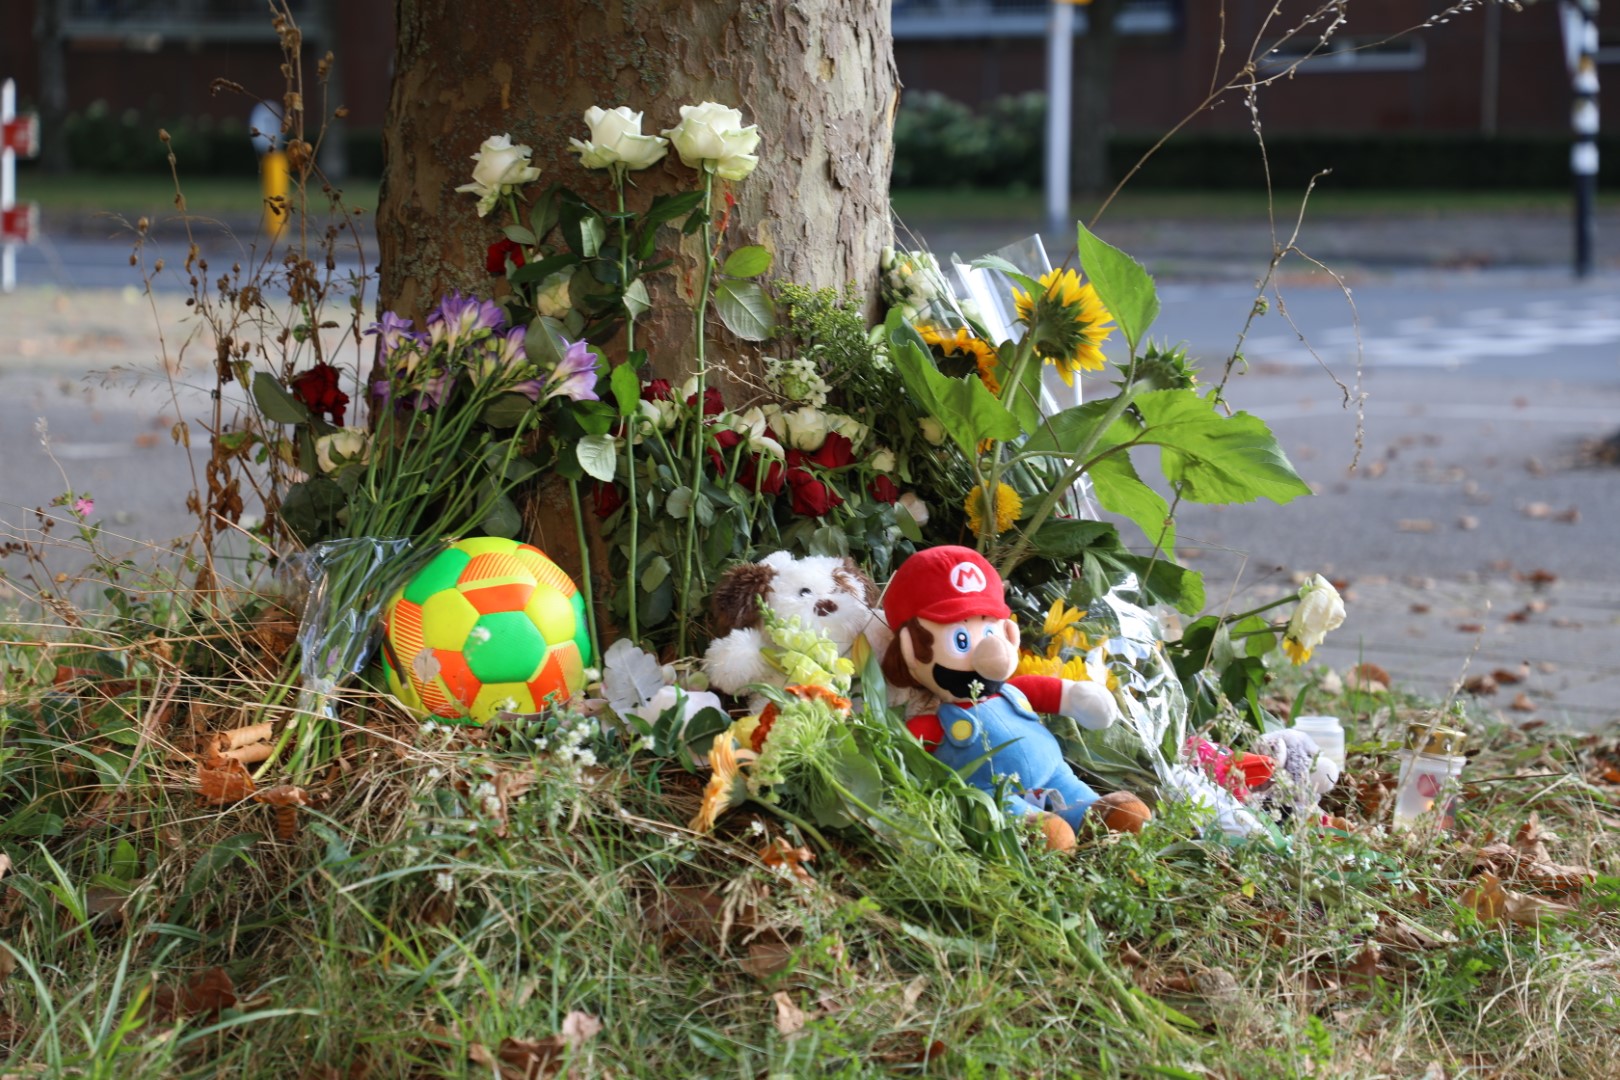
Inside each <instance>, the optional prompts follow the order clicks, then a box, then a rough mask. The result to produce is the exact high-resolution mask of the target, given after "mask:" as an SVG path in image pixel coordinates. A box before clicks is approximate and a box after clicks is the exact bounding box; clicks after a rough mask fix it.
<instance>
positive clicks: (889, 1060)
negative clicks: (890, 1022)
mask: <svg viewBox="0 0 1620 1080" xmlns="http://www.w3.org/2000/svg"><path fill="white" fill-rule="evenodd" d="M884 1041H885V1042H886V1043H897V1044H898V1045H896V1046H894V1047H893V1048H890V1047H887V1046H885V1047H883V1048H882V1049H879V1050H878V1051H877V1052H876V1053H874V1054H873V1055H872V1059H873V1060H874V1061H880V1062H882V1063H883V1064H885V1065H927V1064H929V1063H930V1062H932V1061H936V1060H938V1059H940V1058H943V1057H944V1056H945V1052H946V1046H945V1043H944V1041H943V1040H941V1039H934V1040H932V1041H930V1040H929V1038H928V1035H927V1033H926V1032H922V1031H897V1032H895V1033H894V1034H893V1035H892V1036H890V1037H889V1038H888V1039H886V1040H884Z"/></svg>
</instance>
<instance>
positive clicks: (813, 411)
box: [771, 405, 832, 451]
mask: <svg viewBox="0 0 1620 1080" xmlns="http://www.w3.org/2000/svg"><path fill="white" fill-rule="evenodd" d="M782 426H783V432H785V437H784V434H783V432H777V431H776V425H775V424H772V425H771V430H772V432H775V433H776V437H777V438H778V439H781V440H782V441H783V442H784V443H786V444H787V445H789V446H791V447H793V448H794V449H795V450H805V451H810V450H819V449H821V444H822V443H824V442H826V441H827V436H828V434H830V433H831V432H832V418H831V417H829V416H828V415H827V414H826V413H824V412H822V411H821V410H820V409H817V408H813V407H811V406H809V405H806V406H804V407H803V408H800V409H794V410H793V411H792V412H786V413H783V414H782Z"/></svg>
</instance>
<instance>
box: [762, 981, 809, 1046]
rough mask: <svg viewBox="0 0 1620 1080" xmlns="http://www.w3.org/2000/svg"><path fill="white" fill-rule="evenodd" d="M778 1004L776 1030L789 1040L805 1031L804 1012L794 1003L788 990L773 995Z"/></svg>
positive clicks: (772, 997)
mask: <svg viewBox="0 0 1620 1080" xmlns="http://www.w3.org/2000/svg"><path fill="white" fill-rule="evenodd" d="M771 1000H772V1001H773V1002H775V1003H776V1030H777V1031H778V1032H780V1033H781V1034H783V1035H786V1036H787V1037H788V1038H789V1039H791V1038H793V1037H794V1036H796V1035H798V1034H799V1033H800V1032H801V1031H803V1030H804V1022H805V1019H806V1017H805V1015H804V1010H803V1009H801V1008H799V1007H798V1006H797V1005H795V1004H794V1003H793V999H792V998H791V997H789V996H788V992H787V991H786V990H778V991H777V992H776V993H774V994H772V995H771Z"/></svg>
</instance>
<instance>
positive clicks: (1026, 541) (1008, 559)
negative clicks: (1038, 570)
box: [996, 381, 1140, 578]
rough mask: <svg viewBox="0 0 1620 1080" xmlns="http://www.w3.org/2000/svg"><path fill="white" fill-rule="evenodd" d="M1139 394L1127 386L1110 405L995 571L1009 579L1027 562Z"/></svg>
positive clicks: (1135, 384)
mask: <svg viewBox="0 0 1620 1080" xmlns="http://www.w3.org/2000/svg"><path fill="white" fill-rule="evenodd" d="M1139 392H1140V391H1139V387H1138V384H1137V383H1135V382H1134V381H1133V382H1129V383H1127V384H1126V386H1125V389H1123V390H1121V391H1120V392H1119V394H1118V395H1116V396H1115V397H1114V399H1113V400H1112V402H1110V403H1109V406H1108V412H1107V413H1105V414H1104V415H1103V418H1102V421H1101V422H1100V423H1098V424H1097V426H1096V427H1094V428H1092V429H1091V434H1089V435H1087V436H1086V440H1085V442H1083V443H1082V444H1081V445H1080V446H1078V447H1077V448H1076V449H1075V450H1074V452H1073V454H1072V455H1070V460H1071V461H1073V462H1074V464H1073V465H1071V466H1070V467H1069V469H1068V471H1067V472H1065V473H1064V475H1063V480H1062V482H1061V483H1059V484H1058V485H1057V486H1056V487H1054V488H1053V489H1052V490H1051V491H1049V492H1047V493H1046V495H1045V497H1043V498H1042V499H1041V501H1040V505H1038V506H1037V507H1036V508H1035V513H1033V514H1032V515H1030V519H1029V523H1028V524H1027V525H1025V526H1024V527H1023V528H1022V529H1020V530H1019V533H1018V539H1017V541H1015V542H1014V543H1013V546H1012V547H1011V548H1010V549H1009V550H1008V551H1007V553H1006V554H1005V555H1003V556H1002V557H1001V561H1000V562H999V563H997V564H996V571H997V572H998V573H999V574H1001V576H1002V577H1003V578H1006V577H1008V576H1010V575H1011V574H1012V572H1013V570H1014V569H1016V568H1017V566H1018V564H1019V563H1021V562H1023V561H1024V557H1025V556H1026V555H1027V553H1028V552H1029V547H1030V538H1031V537H1033V536H1034V535H1035V534H1036V533H1037V532H1039V531H1040V528H1041V526H1042V525H1044V524H1046V519H1047V518H1049V517H1051V516H1052V511H1053V510H1054V509H1056V508H1057V505H1058V503H1060V502H1062V501H1063V498H1064V496H1065V495H1067V493H1068V491H1069V488H1070V487H1071V486H1073V484H1074V482H1075V481H1077V480H1079V479H1080V476H1081V474H1082V473H1084V472H1085V471H1086V465H1087V458H1089V457H1090V456H1091V451H1092V448H1093V447H1095V446H1096V445H1097V441H1098V440H1099V439H1101V438H1102V437H1103V433H1104V432H1106V431H1107V430H1108V429H1109V428H1111V427H1113V426H1114V424H1115V423H1116V422H1117V421H1118V420H1119V418H1120V417H1121V416H1124V415H1125V410H1126V409H1128V408H1130V404H1131V402H1132V401H1133V400H1135V398H1136V395H1137V394H1138V393H1139Z"/></svg>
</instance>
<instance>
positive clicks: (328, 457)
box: [315, 427, 371, 475]
mask: <svg viewBox="0 0 1620 1080" xmlns="http://www.w3.org/2000/svg"><path fill="white" fill-rule="evenodd" d="M370 457H371V434H370V433H369V432H367V431H366V430H365V429H364V428H347V427H346V428H341V429H339V430H337V431H334V432H333V433H332V434H330V435H322V436H321V437H320V438H318V439H316V440H315V461H316V463H317V464H318V465H319V466H320V469H321V472H323V473H326V474H327V475H331V474H332V473H335V472H337V471H338V470H339V469H341V468H343V466H345V465H356V464H364V463H365V462H366V461H367V460H368V459H370Z"/></svg>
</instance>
